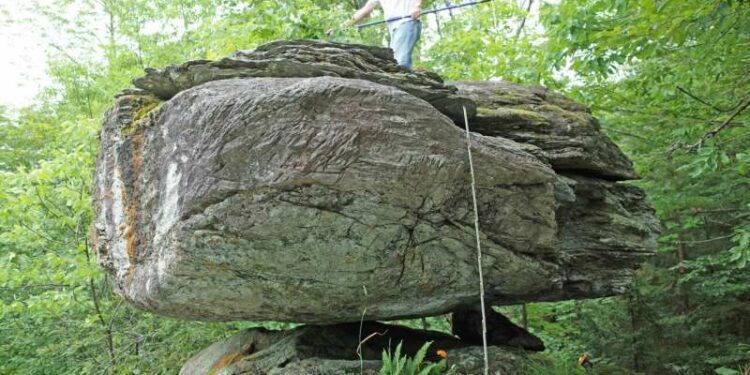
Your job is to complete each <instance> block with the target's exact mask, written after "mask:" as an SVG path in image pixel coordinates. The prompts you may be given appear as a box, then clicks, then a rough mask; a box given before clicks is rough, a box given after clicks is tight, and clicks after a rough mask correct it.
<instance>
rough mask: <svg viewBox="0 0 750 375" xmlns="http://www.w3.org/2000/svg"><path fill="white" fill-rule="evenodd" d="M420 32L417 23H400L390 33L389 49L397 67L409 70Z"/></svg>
mask: <svg viewBox="0 0 750 375" xmlns="http://www.w3.org/2000/svg"><path fill="white" fill-rule="evenodd" d="M421 32H422V23H421V22H419V21H408V22H405V23H402V24H401V25H399V26H397V27H396V28H395V29H394V30H393V31H392V32H391V48H392V49H393V54H394V57H395V58H396V61H397V62H398V65H401V66H403V67H405V68H409V69H411V55H412V52H413V51H414V46H415V45H416V44H417V41H419V36H420V34H421Z"/></svg>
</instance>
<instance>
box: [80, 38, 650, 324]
mask: <svg viewBox="0 0 750 375" xmlns="http://www.w3.org/2000/svg"><path fill="white" fill-rule="evenodd" d="M242 56H245V57H242ZM247 56H250V57H247ZM353 56H354V57H353ZM355 57H356V58H355ZM243 59H244V60H243ZM389 59H390V57H389V55H388V53H386V52H384V50H382V49H377V48H375V49H373V48H371V47H363V46H345V45H335V44H327V43H319V42H307V41H302V42H297V41H293V42H284V43H273V44H269V45H266V46H264V47H261V48H260V49H259V50H258V51H256V52H245V53H239V54H237V55H236V56H235V57H233V58H231V59H228V60H227V59H225V60H220V61H219V62H206V61H203V62H194V63H189V64H186V65H183V66H180V67H170V68H167V69H166V70H164V71H151V72H149V74H148V75H147V76H146V77H145V78H143V79H140V80H137V82H138V86H139V87H141V88H143V89H144V90H143V91H128V92H125V93H123V95H121V96H120V97H119V98H118V100H117V103H116V105H115V106H114V108H113V109H112V110H110V111H109V112H108V114H107V118H106V121H105V124H104V128H103V131H102V135H101V142H102V147H101V153H100V155H99V157H98V159H97V170H96V177H95V186H94V191H93V195H94V211H95V222H94V225H93V228H92V229H93V232H92V241H93V245H94V246H95V248H96V249H97V252H98V254H99V260H100V262H101V264H102V265H103V266H104V268H105V269H107V270H108V271H109V272H110V273H111V274H112V275H113V276H114V280H115V284H116V290H117V291H118V293H120V294H122V295H123V296H124V297H125V298H126V299H127V300H128V301H129V302H131V303H133V304H134V305H136V306H138V307H140V308H142V309H145V310H149V311H153V312H156V313H159V314H164V315H170V316H176V317H182V318H190V319H213V320H240V319H251V320H277V321H292V322H307V323H315V324H331V323H339V322H352V321H359V320H360V319H361V317H362V313H363V311H366V312H367V319H370V320H377V319H394V318H404V317H419V316H428V315H437V314H442V313H446V312H451V311H453V310H455V309H456V308H458V307H460V306H466V305H470V304H472V303H475V302H476V301H477V298H478V293H477V284H478V280H477V271H476V249H475V238H474V229H473V213H472V203H471V192H470V178H469V168H468V163H467V155H466V145H465V135H464V134H463V133H462V131H461V129H459V128H457V127H456V126H455V125H456V124H455V123H454V122H453V121H451V119H450V118H449V117H446V116H445V115H444V113H447V112H450V111H446V110H445V108H442V111H440V110H439V109H440V108H441V106H440V105H439V104H436V103H441V102H440V100H438V101H435V100H431V99H435V98H437V97H441V98H448V97H449V95H448V94H447V93H448V92H451V93H452V92H453V91H452V90H451V89H449V88H447V86H442V83H440V80H439V78H434V77H433V76H432V75H418V74H414V73H410V72H409V71H406V70H403V69H402V68H398V67H396V66H395V64H393V63H392V62H390V60H389ZM259 61H263V63H262V64H261V63H259ZM384 61H385V63H384ZM250 62H252V63H250ZM264 64H265V65H264ZM259 66H261V67H264V68H262V69H261V68H258V67H259ZM249 67H254V68H252V69H256V68H257V69H260V70H257V71H253V72H255V73H252V72H251V71H250V70H248V69H251V68H249ZM258 72H261V73H258ZM321 72H323V73H330V72H334V73H335V74H334V73H331V74H323V73H321ZM256 73H257V74H256ZM344 73H345V74H344ZM274 74H277V75H278V76H279V77H278V78H277V77H265V78H257V77H256V76H258V75H268V76H273V75H274ZM337 75H338V76H341V77H352V78H341V77H334V76H337ZM238 77H240V78H238ZM354 78H364V79H354ZM414 80H416V81H414ZM428 81H429V82H428ZM404 82H407V83H408V82H412V83H414V82H417V83H414V85H416V86H419V87H421V88H426V87H430V90H432V89H435V88H437V89H436V90H438V92H441V93H444V94H446V95H448V96H440V95H443V94H439V95H438V96H436V97H431V96H430V95H431V94H430V95H427V94H425V96H420V95H421V94H419V92H417V93H415V91H413V90H411V89H410V87H411V86H409V85H411V83H409V85H407V84H406V83H404ZM419 82H421V83H419ZM493 85H494V86H491V87H492V90H499V89H497V87H496V86H497V85H496V84H494V83H493ZM469 86H470V85H465V84H461V87H462V88H461V90H462V92H464V91H466V92H468V91H471V90H474V91H471V92H472V93H473V94H472V95H474V96H475V100H477V102H479V103H480V105H481V106H482V108H491V107H492V106H496V107H497V108H495V110H498V108H500V109H502V108H501V106H500V104H498V103H500V101H499V100H498V99H492V100H491V101H490V99H488V98H485V97H484V96H483V95H479V94H478V93H480V91H481V90H489V89H487V88H484V86H481V85H477V86H476V87H475V88H474V89H471V90H470V88H469ZM472 87H473V86H472ZM480 89H481V90H480ZM410 90H411V91H410ZM420 90H421V89H420ZM446 90H447V91H446ZM513 90H515V91H513V92H515V93H516V94H515V95H516V96H519V97H522V98H521V99H514V100H516V102H513V103H516V104H513V105H527V107H526V108H527V111H528V113H532V114H533V113H535V112H531V111H539V113H540V114H539V117H540V118H544V119H545V120H544V121H546V123H544V124H546V125H544V124H541V123H540V124H541V125H540V126H541V127H542V128H544V129H547V130H545V132H546V133H545V132H541V133H539V134H541V135H533V134H532V133H533V132H530V131H529V134H532V135H533V136H529V138H528V139H527V140H528V141H529V143H534V144H523V143H519V142H516V141H513V140H509V139H506V138H503V137H500V136H497V134H499V133H492V132H491V131H486V129H488V128H487V126H490V125H488V124H494V125H492V126H494V127H496V128H498V129H505V128H509V129H512V128H513V127H514V126H516V125H513V124H514V123H513V122H512V121H511V120H510V119H509V118H508V117H502V116H500V117H498V116H496V115H486V114H485V112H481V111H480V114H479V115H478V116H477V119H479V121H478V124H480V125H481V124H484V125H482V126H485V127H484V128H483V127H482V126H479V127H478V130H480V131H482V132H484V133H485V134H489V135H492V136H482V135H478V134H474V135H472V137H473V139H472V152H473V154H474V163H475V168H476V172H477V189H478V211H479V212H478V213H479V218H480V229H481V240H482V250H483V253H484V264H483V267H484V275H485V287H486V294H487V298H488V302H489V303H491V304H495V305H502V304H512V303H521V302H533V301H547V300H559V299H567V298H592V297H600V296H607V295H612V294H617V293H622V292H623V291H624V289H625V287H626V286H627V285H628V283H629V282H630V280H631V277H632V272H633V269H634V268H635V267H636V265H637V264H638V263H639V262H641V261H642V260H643V259H644V258H645V257H647V256H648V255H650V254H652V253H653V250H654V249H655V238H656V235H657V232H658V224H657V223H656V221H655V219H654V216H653V212H652V210H651V208H650V207H649V206H648V204H647V203H646V202H645V196H644V195H643V193H642V191H640V190H639V189H637V188H635V187H630V186H627V185H622V184H619V183H615V182H612V181H610V180H616V179H621V178H625V177H626V176H631V177H632V176H633V174H629V173H630V172H628V171H631V172H632V169H628V168H629V162H628V161H627V159H622V160H621V159H619V158H620V156H621V153H620V154H618V155H620V156H617V157H609V156H607V155H609V154H612V155H614V154H617V153H619V150H617V148H616V146H614V145H612V144H611V142H609V140H607V139H606V137H604V136H603V135H601V134H600V133H598V130H597V129H596V127H595V126H594V125H595V124H594V123H593V122H591V121H593V119H591V118H589V117H590V116H589V117H585V116H584V117H585V118H586V119H589V120H591V121H588V120H587V121H588V122H586V121H583V122H581V124H569V125H570V127H573V126H574V125H575V126H578V125H580V127H581V128H582V129H585V131H582V132H578V130H576V131H567V130H559V129H558V130H555V129H554V127H555V126H557V125H559V124H563V125H564V124H565V123H564V122H560V121H563V120H559V121H558V120H556V117H550V116H552V115H550V114H549V113H551V112H550V110H549V108H546V107H545V106H555V107H556V108H560V110H561V111H568V112H570V113H572V114H573V115H575V116H583V115H582V114H584V113H586V111H585V109H584V108H583V107H582V106H580V105H578V104H575V103H573V102H571V101H569V100H567V99H565V98H563V97H561V96H559V95H556V94H551V93H545V94H544V96H541V94H535V93H536V92H538V91H539V90H541V89H539V90H537V89H528V90H527V91H528V92H530V93H531V94H528V95H526V94H524V95H526V96H523V95H521V93H523V92H526V91H523V90H522V89H521V88H513ZM428 91H429V90H428ZM428 91H423V92H422V93H425V92H428ZM430 92H431V91H430ZM493 92H496V91H493ZM436 95H437V94H436ZM450 95H453V94H450ZM534 98H536V99H534ZM441 100H442V99H441ZM451 100H453V99H451ZM461 100H468V101H469V102H471V100H469V99H461ZM461 100H459V101H458V102H457V103H460V102H461ZM534 100H536V101H537V102H534ZM507 101H510V99H508V100H507ZM493 103H494V104H493ZM519 103H521V104H519ZM523 103H526V104H523ZM529 103H532V104H529ZM534 103H535V104H534ZM540 103H541V104H540ZM544 103H546V104H544ZM511 104H512V103H511ZM503 105H504V104H503ZM492 108H494V107H492ZM483 116H484V117H483ZM493 116H494V117H493ZM555 116H556V115H555ZM560 116H562V117H561V118H563V119H567V118H568V117H569V116H572V115H569V114H565V115H560ZM524 121H525V120H524ZM540 121H541V122H544V121H542V120H540ZM566 121H567V120H566ZM506 125H507V126H506ZM553 125H554V126H553ZM519 126H520V125H519ZM522 127H529V125H528V124H525V125H523V126H522ZM545 127H546V128H545ZM563 128H567V126H564V127H563ZM483 129H484V130H483ZM514 134H517V133H514V132H510V133H508V137H511V138H513V137H515V135H514ZM549 134H553V135H555V137H558V138H559V139H560V142H568V143H567V144H572V143H571V142H573V140H575V139H577V137H580V138H582V139H583V141H581V143H580V144H579V145H578V146H577V147H578V148H575V147H573V146H571V147H573V149H575V152H572V154H571V155H578V156H575V157H571V158H569V159H565V157H564V156H563V154H564V152H562V151H560V150H562V149H565V147H563V148H559V149H558V148H555V147H552V146H550V145H551V143H549V142H547V143H545V142H546V141H544V139H546V138H544V137H546V136H547V135H549ZM587 137H588V138H587ZM516 139H517V140H522V139H521V138H518V137H516ZM556 139H557V138H556ZM596 139H599V140H601V141H602V142H604V143H602V145H596V144H595V142H594V141H595V140H596ZM550 142H551V141H550ZM592 142H593V143H592ZM607 142H609V143H607ZM540 147H541V148H540ZM592 147H593V148H592ZM596 147H600V148H596ZM558 151H559V152H558ZM586 153H592V155H593V156H591V157H590V159H586V160H588V161H585V160H584V159H585V158H586V157H587V156H586V155H587V154H586ZM623 158H624V157H623ZM564 159H565V160H574V161H575V162H573V161H571V162H570V163H572V164H570V163H568V164H566V163H567V162H565V161H564ZM623 160H624V161H623ZM575 163H579V164H575ZM574 164H575V165H579V166H581V165H582V167H580V168H579V167H566V166H568V165H574ZM625 164H627V166H626V165H625ZM556 171H557V172H559V173H560V174H557V173H556ZM608 171H609V172H608Z"/></svg>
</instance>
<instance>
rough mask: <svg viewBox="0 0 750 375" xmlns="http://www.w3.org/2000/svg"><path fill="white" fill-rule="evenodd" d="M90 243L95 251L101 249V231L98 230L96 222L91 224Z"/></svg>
mask: <svg viewBox="0 0 750 375" xmlns="http://www.w3.org/2000/svg"><path fill="white" fill-rule="evenodd" d="M89 243H90V247H91V248H92V249H94V251H97V250H98V249H99V233H98V231H97V230H96V225H94V223H91V224H90V225H89Z"/></svg>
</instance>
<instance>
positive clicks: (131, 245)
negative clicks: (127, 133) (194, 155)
mask: <svg viewBox="0 0 750 375" xmlns="http://www.w3.org/2000/svg"><path fill="white" fill-rule="evenodd" d="M130 140H131V144H132V148H131V165H130V172H131V173H130V180H131V181H132V192H131V194H128V192H127V188H126V186H127V184H124V187H123V189H122V202H123V205H124V206H125V225H126V227H125V231H124V232H125V251H126V253H127V255H128V262H129V267H128V273H127V278H126V281H127V282H128V283H130V282H132V281H133V274H134V270H135V265H136V264H137V263H138V261H139V259H138V245H139V244H140V245H141V246H143V242H144V241H143V238H142V237H138V235H137V231H136V228H137V227H138V212H139V211H140V207H139V204H138V201H139V197H140V192H139V189H138V177H139V176H140V172H141V166H142V165H143V157H142V152H143V145H144V143H145V136H144V134H143V133H140V132H139V133H137V134H134V135H133V136H132V137H131V138H130ZM139 240H140V241H139Z"/></svg>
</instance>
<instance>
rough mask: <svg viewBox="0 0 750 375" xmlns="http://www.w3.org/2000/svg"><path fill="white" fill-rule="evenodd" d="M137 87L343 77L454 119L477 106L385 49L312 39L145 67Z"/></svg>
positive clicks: (165, 90)
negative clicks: (394, 91)
mask: <svg viewBox="0 0 750 375" xmlns="http://www.w3.org/2000/svg"><path fill="white" fill-rule="evenodd" d="M146 73H147V74H146V75H145V76H144V77H140V78H137V79H136V80H135V81H134V82H133V83H134V84H135V86H136V87H138V88H141V89H143V90H146V91H148V92H150V93H153V94H154V95H156V96H157V97H159V98H161V99H165V100H166V99H169V98H171V97H173V96H174V95H176V94H177V93H179V92H181V91H184V90H187V89H189V88H191V87H195V86H198V85H200V84H202V83H206V82H210V81H215V80H220V79H228V78H240V77H242V78H247V77H284V78H290V77H295V78H310V77H321V76H329V77H342V78H352V79H363V80H368V81H371V82H375V83H380V84H384V85H388V86H394V87H398V88H399V89H401V90H404V91H406V92H408V93H410V94H412V95H414V96H416V97H418V98H420V99H424V100H426V101H428V102H430V103H431V104H432V105H433V106H435V108H437V109H438V110H439V111H441V112H443V113H444V114H446V115H447V116H449V117H451V118H452V119H455V120H460V119H462V118H463V107H464V106H465V107H466V108H467V110H468V112H469V114H470V115H471V116H473V115H474V113H475V112H476V107H475V105H474V103H473V102H472V101H471V100H467V99H466V98H464V97H461V96H457V95H455V93H456V88H455V87H452V86H447V85H444V84H443V80H442V79H441V78H440V76H438V75H436V74H432V73H418V72H414V71H410V70H408V69H405V68H403V67H400V66H398V65H397V64H396V60H394V58H393V51H392V50H391V49H389V48H382V47H376V46H365V45H357V44H341V43H330V42H322V41H316V40H293V41H278V42H271V43H268V44H264V45H262V46H260V47H258V48H257V49H255V50H254V51H239V52H237V53H235V54H233V55H232V56H229V57H226V58H223V59H220V60H217V61H209V60H197V61H190V62H187V63H185V64H182V65H171V66H168V67H166V68H164V69H163V70H157V69H147V70H146Z"/></svg>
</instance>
